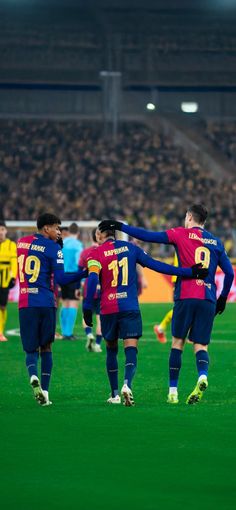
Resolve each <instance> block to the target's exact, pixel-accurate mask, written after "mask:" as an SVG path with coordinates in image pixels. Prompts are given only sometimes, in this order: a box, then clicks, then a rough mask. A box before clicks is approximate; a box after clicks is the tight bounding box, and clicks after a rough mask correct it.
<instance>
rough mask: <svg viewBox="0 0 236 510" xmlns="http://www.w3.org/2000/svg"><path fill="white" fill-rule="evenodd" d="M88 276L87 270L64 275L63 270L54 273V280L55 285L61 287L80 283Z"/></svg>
mask: <svg viewBox="0 0 236 510" xmlns="http://www.w3.org/2000/svg"><path fill="white" fill-rule="evenodd" d="M87 276H88V271H87V269H85V270H83V271H81V270H79V271H77V272H76V273H64V271H63V270H55V271H54V280H55V283H58V284H59V285H66V284H67V283H74V282H80V280H82V279H83V278H86V277H87Z"/></svg>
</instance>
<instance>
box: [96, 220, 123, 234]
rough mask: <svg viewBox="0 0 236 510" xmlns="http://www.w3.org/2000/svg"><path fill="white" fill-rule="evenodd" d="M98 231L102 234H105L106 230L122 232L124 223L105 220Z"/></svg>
mask: <svg viewBox="0 0 236 510" xmlns="http://www.w3.org/2000/svg"><path fill="white" fill-rule="evenodd" d="M98 230H100V232H105V231H106V230H122V223H121V221H116V220H103V221H101V222H100V223H99V225H98Z"/></svg>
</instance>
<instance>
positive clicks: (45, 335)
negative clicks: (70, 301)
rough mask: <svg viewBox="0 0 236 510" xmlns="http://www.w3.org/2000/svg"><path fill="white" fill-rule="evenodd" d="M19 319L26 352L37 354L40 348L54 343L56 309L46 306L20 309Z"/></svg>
mask: <svg viewBox="0 0 236 510" xmlns="http://www.w3.org/2000/svg"><path fill="white" fill-rule="evenodd" d="M19 319H20V335H21V340H22V344H23V349H24V351H26V352H35V351H36V350H37V349H38V348H39V347H43V346H44V345H46V344H48V343H51V342H53V341H54V337H55V330H56V308H49V307H46V306H42V307H36V306H35V307H32V308H20V309H19Z"/></svg>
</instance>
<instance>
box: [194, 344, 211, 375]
mask: <svg viewBox="0 0 236 510" xmlns="http://www.w3.org/2000/svg"><path fill="white" fill-rule="evenodd" d="M196 363H197V371H198V376H199V377H200V375H206V376H207V375H208V368H209V355H208V352H207V351H203V350H202V351H198V352H197V353H196Z"/></svg>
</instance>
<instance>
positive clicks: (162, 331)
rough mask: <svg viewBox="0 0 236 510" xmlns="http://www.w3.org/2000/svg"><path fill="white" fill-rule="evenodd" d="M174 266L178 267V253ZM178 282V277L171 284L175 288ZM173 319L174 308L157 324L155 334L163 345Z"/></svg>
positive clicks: (172, 279) (174, 277)
mask: <svg viewBox="0 0 236 510" xmlns="http://www.w3.org/2000/svg"><path fill="white" fill-rule="evenodd" d="M174 266H178V257H177V255H176V253H175V257H174ZM176 280H177V276H172V277H171V282H172V284H173V287H174V286H175V282H176ZM173 290H174V289H173ZM172 317H173V308H172V310H169V312H167V313H166V314H165V316H164V317H163V319H162V321H161V322H160V324H156V325H155V326H154V328H153V329H154V333H155V334H156V337H157V340H159V342H160V343H161V344H165V343H166V342H167V337H166V330H167V327H168V326H169V324H170V323H171V321H172Z"/></svg>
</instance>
